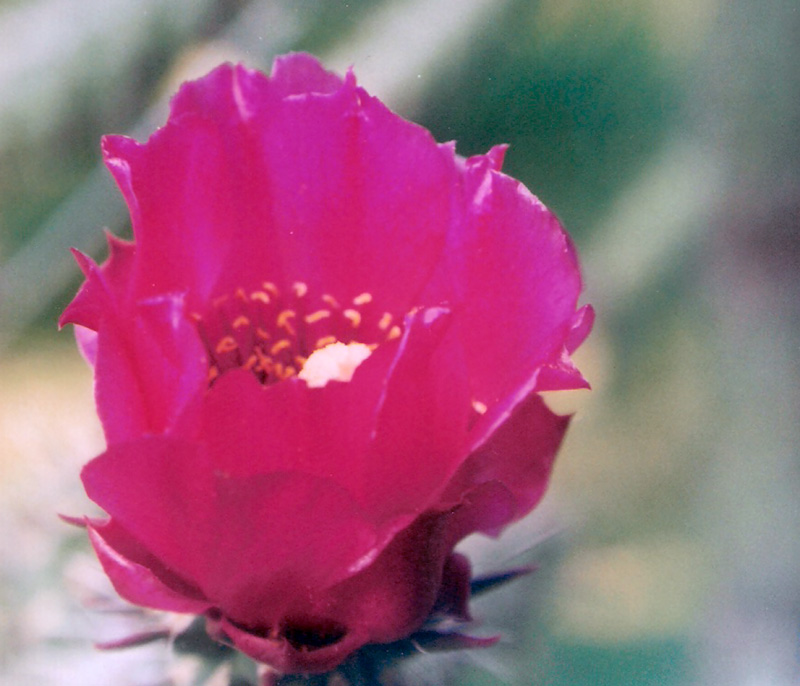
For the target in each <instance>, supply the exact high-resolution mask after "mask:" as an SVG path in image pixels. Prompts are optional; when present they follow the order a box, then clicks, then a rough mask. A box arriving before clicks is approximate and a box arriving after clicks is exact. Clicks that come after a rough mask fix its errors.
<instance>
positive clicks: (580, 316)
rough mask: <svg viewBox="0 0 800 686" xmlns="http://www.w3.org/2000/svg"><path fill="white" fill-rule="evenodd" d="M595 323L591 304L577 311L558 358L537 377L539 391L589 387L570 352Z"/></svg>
mask: <svg viewBox="0 0 800 686" xmlns="http://www.w3.org/2000/svg"><path fill="white" fill-rule="evenodd" d="M593 324H594V309H593V308H592V307H591V306H590V305H586V306H585V307H582V308H581V309H580V310H578V311H577V312H576V313H575V316H574V317H573V320H572V325H571V328H570V332H569V334H567V339H566V340H565V341H564V345H563V347H562V348H561V353H560V355H559V357H558V359H557V360H555V361H552V362H550V363H549V364H547V365H546V366H544V367H542V369H541V370H540V371H539V376H538V378H537V379H536V390H537V391H563V390H570V389H576V388H589V382H588V381H586V379H584V378H583V375H582V374H581V373H580V371H578V368H577V367H576V366H575V364H574V363H573V362H572V359H571V358H570V354H571V353H572V352H573V351H574V350H575V349H576V348H577V347H578V346H579V345H580V344H581V343H583V341H584V339H585V338H586V337H587V336H588V335H589V332H590V331H591V330H592V325H593Z"/></svg>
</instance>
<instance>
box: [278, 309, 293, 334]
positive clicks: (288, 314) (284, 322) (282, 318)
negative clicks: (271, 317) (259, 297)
mask: <svg viewBox="0 0 800 686" xmlns="http://www.w3.org/2000/svg"><path fill="white" fill-rule="evenodd" d="M296 316H297V313H296V312H295V311H294V310H283V312H279V313H278V318H277V319H276V322H277V324H278V328H281V329H286V331H287V332H288V333H289V335H290V336H294V335H295V333H296V331H295V329H294V326H293V325H292V323H291V322H290V321H289V320H290V319H292V318H293V317H296Z"/></svg>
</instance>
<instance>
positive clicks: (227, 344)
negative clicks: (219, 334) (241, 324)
mask: <svg viewBox="0 0 800 686" xmlns="http://www.w3.org/2000/svg"><path fill="white" fill-rule="evenodd" d="M238 347H239V344H238V343H237V342H236V341H235V340H234V338H233V336H225V338H223V339H221V340H220V342H219V343H217V347H216V348H214V350H215V351H216V352H217V353H229V352H231V351H232V350H236V348H238Z"/></svg>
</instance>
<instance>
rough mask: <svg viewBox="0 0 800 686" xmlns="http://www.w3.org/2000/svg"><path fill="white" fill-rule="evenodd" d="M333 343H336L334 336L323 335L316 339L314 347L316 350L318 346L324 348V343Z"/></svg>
mask: <svg viewBox="0 0 800 686" xmlns="http://www.w3.org/2000/svg"><path fill="white" fill-rule="evenodd" d="M333 343H336V336H323V337H322V338H320V339H318V340H317V342H316V344H315V345H314V349H315V350H318V349H319V348H324V347H325V346H326V345H332V344H333Z"/></svg>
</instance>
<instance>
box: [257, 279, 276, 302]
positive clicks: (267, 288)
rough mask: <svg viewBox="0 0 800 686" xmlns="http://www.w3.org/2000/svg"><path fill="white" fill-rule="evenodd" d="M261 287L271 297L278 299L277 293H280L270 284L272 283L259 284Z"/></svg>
mask: <svg viewBox="0 0 800 686" xmlns="http://www.w3.org/2000/svg"><path fill="white" fill-rule="evenodd" d="M261 287H262V288H263V289H264V290H265V291H269V292H270V293H272V295H274V296H275V297H276V298H277V297H278V293H280V291H279V290H278V287H277V286H276V285H275V284H274V283H272V281H264V282H263V283H262V284H261Z"/></svg>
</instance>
